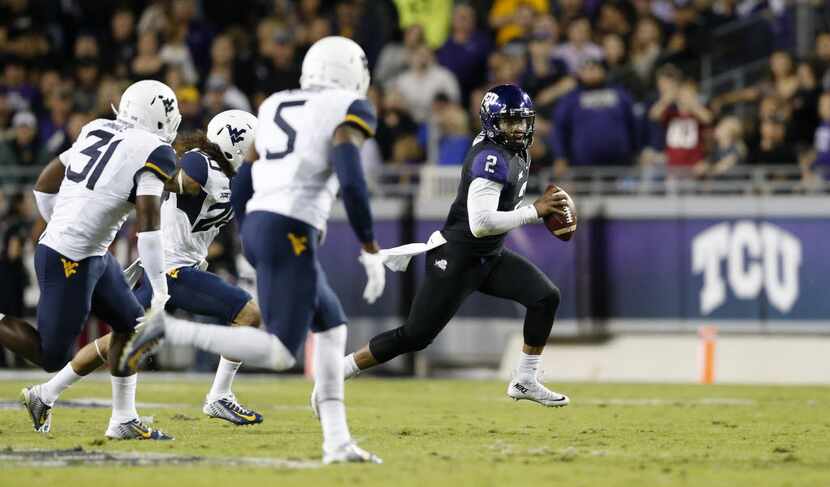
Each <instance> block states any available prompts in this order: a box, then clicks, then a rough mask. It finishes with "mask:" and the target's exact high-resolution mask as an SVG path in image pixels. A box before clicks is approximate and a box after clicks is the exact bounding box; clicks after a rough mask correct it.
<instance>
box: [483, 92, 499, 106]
mask: <svg viewBox="0 0 830 487" xmlns="http://www.w3.org/2000/svg"><path fill="white" fill-rule="evenodd" d="M498 100H499V95H497V94H495V93H492V92H488V93H485V94H484V98H483V99H482V100H481V105H482V106H484V107H489V106H490V105H492V104H493V103H496V102H497V101H498Z"/></svg>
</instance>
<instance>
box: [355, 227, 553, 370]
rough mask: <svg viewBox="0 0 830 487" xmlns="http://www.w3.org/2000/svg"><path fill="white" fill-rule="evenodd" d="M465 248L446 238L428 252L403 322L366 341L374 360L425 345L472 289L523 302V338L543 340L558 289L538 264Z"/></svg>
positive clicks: (509, 254) (511, 254)
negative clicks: (422, 276)
mask: <svg viewBox="0 0 830 487" xmlns="http://www.w3.org/2000/svg"><path fill="white" fill-rule="evenodd" d="M465 247H466V246H465V245H464V244H460V243H453V242H447V243H446V244H444V245H442V246H440V247H438V248H435V249H433V250H431V251H429V252H428V253H427V255H426V277H425V280H424V282H423V283H422V284H421V287H420V289H419V290H418V293H417V294H416V295H415V300H414V302H413V303H412V308H411V309H410V311H409V317H408V318H407V320H406V322H405V323H404V325H403V326H400V327H398V328H396V329H394V330H390V331H387V332H384V333H381V334H379V335H377V336H375V337H374V338H372V339H371V340H370V341H369V350H370V351H371V352H372V355H373V356H374V358H375V359H376V360H377V361H378V362H379V363H383V362H386V361H388V360H391V359H393V358H395V357H397V356H398V355H400V354H402V353H407V352H414V351H417V350H423V349H424V348H426V347H427V345H429V344H430V343H432V340H433V339H434V338H435V337H436V336H438V334H439V333H440V332H441V330H443V329H444V326H446V324H447V323H448V322H449V321H450V319H451V318H452V317H453V315H455V313H456V311H458V308H459V307H460V306H461V303H462V302H464V300H465V299H466V298H467V296H469V295H470V294H471V293H472V292H473V291H480V292H482V293H484V294H488V295H490V296H496V297H499V298H505V299H510V300H513V301H516V302H518V303H521V304H522V305H524V306H525V307H526V308H527V314H526V316H525V322H524V340H525V343H526V344H527V345H530V346H543V345H544V344H545V342H546V341H547V339H548V335H550V330H551V327H552V326H553V319H554V317H555V316H556V309H557V308H558V307H559V289H558V288H557V287H556V286H554V285H553V283H552V282H551V281H550V279H548V277H547V276H546V275H545V274H544V273H543V272H542V271H541V270H539V268H538V267H536V266H535V265H533V264H532V263H531V262H530V261H528V260H527V259H525V258H524V257H522V256H520V255H518V254H517V253H515V252H513V251H511V250H508V249H502V251H501V253H500V254H498V255H495V256H490V257H480V256H476V255H472V254H471V253H470V252H469V251H468V250H467V249H466V248H465Z"/></svg>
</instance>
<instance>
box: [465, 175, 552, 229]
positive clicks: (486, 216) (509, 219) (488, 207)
mask: <svg viewBox="0 0 830 487" xmlns="http://www.w3.org/2000/svg"><path fill="white" fill-rule="evenodd" d="M503 187H504V185H503V184H501V183H497V182H495V181H491V180H489V179H484V178H476V179H474V180H473V182H472V183H470V187H469V188H468V190H467V214H468V216H469V220H470V232H472V234H473V235H474V236H475V237H476V238H481V237H487V236H489V235H500V234H502V233H507V232H508V231H510V230H512V229H514V228H516V227H519V226H521V225H525V224H527V223H534V222H536V221H537V220H538V219H539V215H538V214H537V213H536V208H535V207H534V206H533V205H527V206H521V207H519V208H517V209H515V210H512V211H498V207H499V197H500V196H501V190H502V188H503Z"/></svg>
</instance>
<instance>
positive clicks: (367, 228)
mask: <svg viewBox="0 0 830 487" xmlns="http://www.w3.org/2000/svg"><path fill="white" fill-rule="evenodd" d="M331 163H332V166H333V167H334V171H335V172H336V173H337V179H338V180H339V181H340V187H341V189H342V193H341V194H342V197H343V206H345V207H346V214H347V215H348V216H349V223H350V224H351V226H352V230H354V233H355V235H356V236H357V239H358V240H360V241H361V242H362V243H367V242H372V241H374V240H375V236H374V231H373V229H372V210H371V208H370V207H369V190H368V188H367V187H366V179H365V178H364V177H363V167H362V166H361V164H360V149H358V147H357V146H356V145H354V144H350V143H342V144H338V145H336V146H335V147H334V148H333V149H332V150H331Z"/></svg>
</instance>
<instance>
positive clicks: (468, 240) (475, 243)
mask: <svg viewBox="0 0 830 487" xmlns="http://www.w3.org/2000/svg"><path fill="white" fill-rule="evenodd" d="M529 170H530V155H529V154H528V153H527V151H521V152H513V151H511V150H509V149H507V148H505V147H503V146H501V145H498V144H496V143H494V142H492V141H490V140H487V139H485V138H484V137H482V136H479V137H477V138H476V140H475V141H474V142H473V146H472V147H471V148H470V150H469V151H468V152H467V157H466V158H465V159H464V166H463V167H462V169H461V182H460V183H459V184H458V193H457V194H456V197H455V201H454V202H453V204H452V206H451V207H450V213H449V215H447V221H446V223H444V228H443V229H442V230H441V233H442V234H443V235H444V238H446V239H447V240H448V241H450V242H460V243H464V244H465V246H468V247H469V249H470V251H471V252H472V253H473V254H475V255H482V256H484V255H493V254H497V253H498V252H499V251H500V250H501V247H502V245H503V243H504V237H505V235H506V234H501V235H489V236H486V237H481V238H476V237H475V236H474V235H473V233H472V232H471V231H470V218H469V215H468V213H467V192H468V191H469V188H470V183H472V182H473V180H475V179H476V178H484V179H489V180H490V181H495V182H497V183H500V184H502V185H503V187H502V190H501V197H500V198H499V207H498V210H499V211H511V210H514V209H515V208H516V207H518V206H519V204H520V203H521V202H522V198H523V197H524V194H525V189H527V177H528V172H529Z"/></svg>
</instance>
